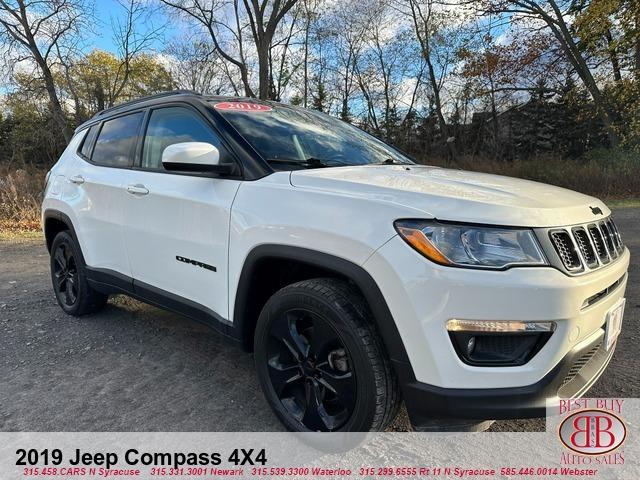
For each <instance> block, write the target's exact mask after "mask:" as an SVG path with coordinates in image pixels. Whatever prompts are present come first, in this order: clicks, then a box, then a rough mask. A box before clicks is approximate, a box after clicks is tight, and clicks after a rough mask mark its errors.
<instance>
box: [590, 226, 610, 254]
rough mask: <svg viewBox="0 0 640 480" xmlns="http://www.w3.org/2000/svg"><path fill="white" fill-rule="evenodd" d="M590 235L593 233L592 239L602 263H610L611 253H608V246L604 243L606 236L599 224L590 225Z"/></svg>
mask: <svg viewBox="0 0 640 480" xmlns="http://www.w3.org/2000/svg"><path fill="white" fill-rule="evenodd" d="M588 228H589V235H591V241H592V242H593V245H594V247H595V248H596V253H597V254H598V258H599V259H600V261H601V262H602V263H609V260H610V259H609V254H608V253H607V247H606V246H605V244H604V238H602V233H601V232H600V229H599V228H598V227H597V225H589V227H588Z"/></svg>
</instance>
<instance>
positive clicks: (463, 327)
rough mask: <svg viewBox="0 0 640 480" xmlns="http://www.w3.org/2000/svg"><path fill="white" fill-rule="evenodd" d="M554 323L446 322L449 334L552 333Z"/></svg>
mask: <svg viewBox="0 0 640 480" xmlns="http://www.w3.org/2000/svg"><path fill="white" fill-rule="evenodd" d="M555 329H556V322H525V321H522V320H458V319H457V318H452V319H451V320H449V321H448V322H447V330H448V331H450V332H491V333H493V332H495V333H505V332H518V333H520V332H553V331H554V330H555Z"/></svg>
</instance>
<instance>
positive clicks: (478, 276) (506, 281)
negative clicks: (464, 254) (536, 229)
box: [364, 237, 629, 420]
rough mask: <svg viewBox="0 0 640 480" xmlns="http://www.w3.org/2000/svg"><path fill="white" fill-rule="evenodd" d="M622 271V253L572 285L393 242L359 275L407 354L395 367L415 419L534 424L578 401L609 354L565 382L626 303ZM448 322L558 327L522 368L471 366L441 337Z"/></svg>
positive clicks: (534, 271) (561, 278)
mask: <svg viewBox="0 0 640 480" xmlns="http://www.w3.org/2000/svg"><path fill="white" fill-rule="evenodd" d="M628 265H629V251H628V250H627V249H625V250H624V252H623V253H622V254H621V255H620V257H619V258H618V259H617V260H616V261H615V262H613V263H611V264H610V265H607V266H606V267H603V268H601V269H599V270H597V271H594V272H591V273H588V274H585V275H580V276H575V277H571V276H568V275H566V274H564V273H562V272H560V271H559V270H557V269H555V268H552V267H527V268H512V269H509V270H505V271H483V270H471V269H462V268H451V267H445V266H440V265H436V264H434V263H432V262H430V261H429V260H427V259H426V258H424V257H422V256H421V255H419V254H418V253H416V252H415V251H414V250H413V249H411V248H409V247H408V246H407V245H406V244H405V243H404V242H403V241H402V240H401V239H400V238H399V237H395V238H393V239H391V240H390V241H389V242H387V243H386V244H385V245H383V246H382V247H381V248H380V249H379V250H378V251H376V252H375V253H374V254H373V255H372V256H371V257H370V258H369V259H368V260H367V262H365V264H364V267H365V269H366V270H367V271H368V272H369V274H370V275H371V276H372V277H373V278H374V279H375V281H376V282H377V283H378V286H379V287H380V290H381V291H382V292H383V294H384V297H385V301H386V302H387V305H388V306H389V309H390V311H391V314H392V316H393V318H394V320H395V324H396V326H397V328H398V332H399V334H400V337H401V339H402V343H403V345H404V347H405V350H406V352H407V357H408V359H409V363H408V364H406V363H401V362H397V361H396V362H394V363H395V367H396V368H395V369H396V372H397V373H398V375H399V376H400V381H401V384H402V386H403V393H404V396H405V401H406V403H407V407H408V409H409V414H410V416H411V417H412V420H413V418H414V417H416V418H418V417H424V418H427V417H432V418H434V417H443V416H449V417H456V418H474V419H479V420H482V419H488V418H492V419H496V418H516V417H532V416H539V415H544V408H545V400H546V398H556V397H558V396H562V397H567V398H573V397H578V396H581V395H583V394H584V393H585V392H586V390H587V389H588V388H589V387H590V386H591V385H592V384H593V383H594V382H595V380H596V379H597V378H598V376H599V375H600V374H601V373H602V371H603V370H604V368H605V367H606V365H607V363H608V362H609V359H610V358H611V351H609V352H606V354H604V353H603V351H604V348H602V349H601V350H602V351H597V355H595V356H594V358H593V360H592V361H590V362H589V365H590V366H589V368H588V369H586V370H584V371H582V370H581V371H580V375H579V376H577V377H576V378H575V379H574V381H573V382H570V383H571V385H569V382H565V379H566V377H567V375H568V374H569V372H571V369H572V367H573V366H574V364H575V363H576V362H578V361H579V359H580V358H581V357H582V356H583V355H585V354H586V353H588V352H590V351H591V350H593V349H594V347H595V346H596V345H598V344H599V342H602V336H603V335H604V330H603V328H604V323H605V317H606V314H607V312H608V311H609V310H610V309H611V308H612V306H613V305H615V304H616V302H618V300H619V299H620V298H622V297H624V292H625V289H626V283H627V275H626V272H627V269H628ZM603 291H604V292H606V293H605V294H604V295H602V296H598V295H599V294H600V293H601V292H603ZM593 298H596V300H595V301H592V302H591V303H588V301H589V299H593ZM451 318H458V319H468V320H526V321H554V322H555V323H556V325H557V328H556V331H555V332H554V333H553V335H552V336H551V337H550V338H549V340H548V341H547V342H546V344H545V345H544V346H543V347H542V349H541V350H540V351H538V352H537V353H536V354H535V356H534V357H533V358H532V359H531V360H529V361H528V362H527V363H525V364H524V365H520V366H505V367H492V366H472V365H468V364H465V363H464V362H463V361H462V360H461V359H460V358H459V356H458V354H457V353H456V351H455V349H454V347H453V344H452V342H451V340H450V338H449V335H448V334H447V331H446V322H447V320H449V319H451ZM622 334H624V322H623V333H622ZM392 360H396V359H392ZM585 368H586V367H585ZM594 369H595V370H594ZM563 382H564V385H563ZM573 390H574V391H573Z"/></svg>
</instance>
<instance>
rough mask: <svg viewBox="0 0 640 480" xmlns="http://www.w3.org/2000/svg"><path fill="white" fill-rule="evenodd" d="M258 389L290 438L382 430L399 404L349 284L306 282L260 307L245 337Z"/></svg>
mask: <svg viewBox="0 0 640 480" xmlns="http://www.w3.org/2000/svg"><path fill="white" fill-rule="evenodd" d="M253 347H254V360H255V365H256V371H257V373H258V379H259V380H260V386H261V387H262V391H263V392H264V395H265V398H266V399H267V401H268V402H269V404H270V406H271V408H272V409H273V412H274V413H275V414H276V416H277V417H278V418H279V419H280V421H282V423H283V424H284V426H285V427H286V428H288V429H289V430H292V431H295V432H309V431H311V432H318V431H320V432H331V431H340V432H368V431H379V430H384V429H385V428H386V427H387V425H389V423H390V422H391V421H392V420H393V419H394V418H395V416H396V414H397V412H398V409H399V407H400V404H401V400H400V390H399V388H398V383H397V379H396V376H395V374H394V372H393V369H392V367H391V362H390V360H389V357H388V355H387V352H386V351H385V349H384V345H383V343H382V339H381V337H380V335H379V334H378V332H377V330H376V327H375V325H374V324H373V323H372V314H371V312H370V310H369V307H368V305H367V303H366V302H365V300H364V298H363V296H362V294H361V293H360V292H359V290H358V289H357V287H355V285H354V284H352V283H351V282H348V281H346V280H343V279H338V278H312V279H309V280H302V281H299V282H297V283H292V284H290V285H287V286H285V287H283V288H281V289H280V290H278V291H277V292H275V293H274V294H273V295H272V296H271V298H269V300H268V301H267V302H266V304H265V305H264V307H263V308H262V311H261V312H260V317H259V318H258V323H257V325H256V330H255V334H254V338H253Z"/></svg>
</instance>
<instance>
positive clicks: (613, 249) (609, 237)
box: [600, 222, 618, 260]
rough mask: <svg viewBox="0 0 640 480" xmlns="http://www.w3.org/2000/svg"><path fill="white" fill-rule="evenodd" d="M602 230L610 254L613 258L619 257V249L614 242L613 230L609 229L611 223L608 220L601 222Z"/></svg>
mask: <svg viewBox="0 0 640 480" xmlns="http://www.w3.org/2000/svg"><path fill="white" fill-rule="evenodd" d="M600 231H601V232H602V236H603V237H604V242H605V244H606V245H607V251H608V252H609V256H610V257H611V259H612V260H613V259H615V258H617V257H618V251H617V250H616V247H615V245H614V243H613V235H612V234H611V231H609V223H608V222H600Z"/></svg>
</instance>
